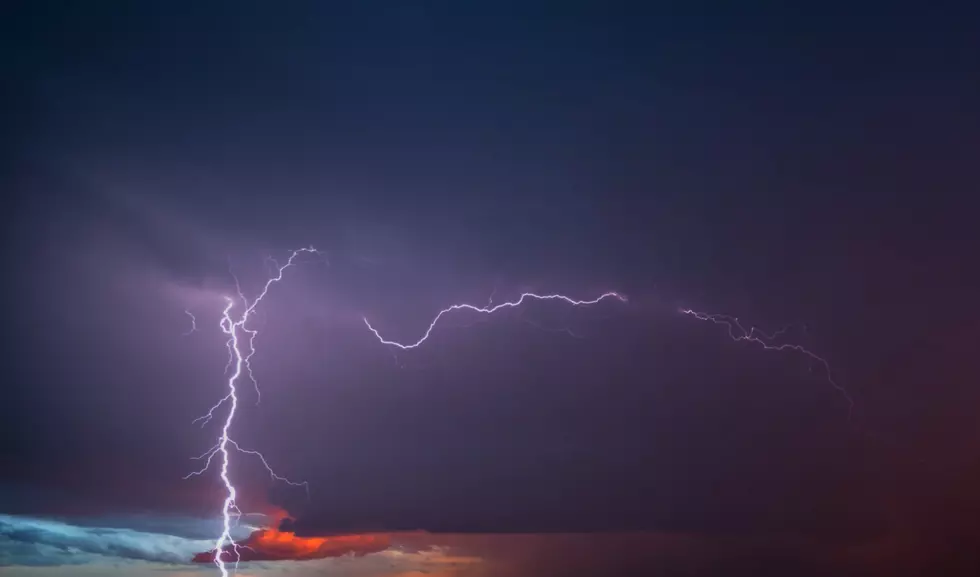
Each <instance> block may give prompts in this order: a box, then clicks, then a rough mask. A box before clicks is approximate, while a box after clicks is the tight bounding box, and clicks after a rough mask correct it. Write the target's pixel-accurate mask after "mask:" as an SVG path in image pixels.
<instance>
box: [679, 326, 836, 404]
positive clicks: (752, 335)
mask: <svg viewBox="0 0 980 577" xmlns="http://www.w3.org/2000/svg"><path fill="white" fill-rule="evenodd" d="M678 312H680V313H681V314H685V315H688V316H691V317H694V318H696V319H698V320H700V321H708V322H712V323H714V324H716V325H721V326H724V327H726V328H727V329H728V336H729V337H731V339H732V340H733V341H736V342H739V341H745V342H750V343H754V344H756V345H759V346H760V347H762V348H763V349H765V350H767V351H790V350H791V351H796V352H798V353H800V354H802V355H805V356H807V357H809V358H810V359H811V360H813V361H815V362H817V363H818V364H820V365H822V366H823V369H824V373H825V375H826V377H827V382H828V383H830V386H832V387H833V388H835V389H837V391H839V392H840V394H841V395H843V397H844V399H846V400H847V407H848V419H850V417H851V413H852V412H853V411H854V399H853V398H852V397H851V395H850V393H848V392H847V389H845V388H844V387H843V386H841V385H839V384H838V383H837V381H835V380H834V377H833V371H831V370H830V363H828V362H827V360H826V359H824V358H823V357H821V356H819V355H817V354H816V353H814V352H812V351H811V350H810V349H808V348H806V347H804V346H803V345H799V344H795V343H779V342H777V340H778V339H779V337H781V336H782V335H783V334H784V333H785V332H786V330H787V329H786V328H784V329H780V330H778V331H776V332H774V333H764V332H762V331H761V330H759V329H757V328H756V327H750V328H749V329H746V328H745V327H744V326H743V325H742V324H741V323H740V322H739V320H738V317H733V316H729V315H723V314H711V313H702V312H698V311H693V310H691V309H680V310H679V311H678Z"/></svg>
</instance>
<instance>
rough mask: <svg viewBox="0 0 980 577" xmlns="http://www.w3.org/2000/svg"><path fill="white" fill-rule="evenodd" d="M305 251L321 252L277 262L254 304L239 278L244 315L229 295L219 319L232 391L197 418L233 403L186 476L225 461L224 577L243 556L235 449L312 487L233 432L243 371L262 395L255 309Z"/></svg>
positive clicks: (219, 561)
mask: <svg viewBox="0 0 980 577" xmlns="http://www.w3.org/2000/svg"><path fill="white" fill-rule="evenodd" d="M302 253H317V251H316V249H314V248H313V247H309V248H302V249H299V250H295V251H293V253H292V255H290V257H289V259H288V260H287V261H286V264H284V265H282V266H278V265H277V271H276V274H275V275H273V276H272V277H270V278H269V279H268V280H267V281H266V283H265V286H264V287H263V288H262V292H261V293H259V295H258V296H257V297H256V298H255V300H254V301H252V302H251V303H249V302H248V299H247V298H246V297H245V295H244V294H243V293H242V290H241V287H240V285H239V283H238V279H237V277H236V278H235V286H236V287H237V289H238V298H239V299H240V300H241V302H242V306H243V307H244V308H243V310H242V312H241V314H239V315H237V317H233V316H232V310H233V309H234V306H235V299H233V298H231V297H225V301H226V305H225V308H224V311H223V312H222V315H221V321H220V322H219V327H220V328H221V331H222V332H223V333H224V334H226V335H228V341H227V347H228V354H229V359H228V365H227V366H226V367H225V372H226V373H227V371H228V369H231V375H230V376H229V377H228V381H227V388H228V393H227V394H226V395H225V396H224V397H223V398H222V399H221V400H219V401H218V402H217V403H215V404H214V406H212V407H211V409H210V410H208V412H207V413H206V414H205V415H203V416H201V417H198V418H197V419H195V421H194V422H198V421H203V423H202V426H203V425H204V424H207V423H208V422H209V421H211V419H212V418H213V417H214V414H215V411H217V410H218V408H219V407H221V406H222V405H224V404H225V403H229V407H228V413H227V416H226V417H225V421H224V423H223V424H222V427H221V436H220V437H218V442H217V443H216V444H215V445H214V446H213V447H212V448H211V449H210V450H209V451H207V452H205V453H204V454H203V455H201V456H199V457H197V459H199V460H202V459H203V460H205V464H204V468H202V469H200V470H198V471H194V472H193V473H190V474H188V475H187V476H186V477H184V478H185V479H186V478H190V477H193V476H197V475H202V474H203V473H204V472H205V471H207V470H208V469H209V468H210V467H211V463H212V461H213V460H214V458H215V456H218V457H219V460H220V463H221V471H220V474H219V476H220V477H221V481H222V483H224V486H225V491H226V494H225V500H224V505H223V506H222V508H221V517H222V531H221V535H219V536H218V539H217V541H216V542H215V549H214V551H215V555H214V563H215V565H217V566H218V569H219V570H220V571H221V575H222V577H228V563H229V562H231V561H232V559H234V562H235V566H236V567H237V565H238V562H239V561H240V560H241V555H240V554H239V547H240V546H239V545H238V544H237V543H236V542H235V540H234V539H233V538H232V536H231V530H232V525H233V520H237V519H238V518H239V517H241V515H242V513H241V511H240V510H239V508H238V505H237V498H238V491H237V489H236V488H235V484H234V483H233V482H232V480H231V474H230V472H229V466H230V464H231V450H235V451H238V452H239V453H243V454H247V455H252V456H256V457H258V458H259V460H260V461H261V462H262V465H263V466H264V467H265V469H266V471H268V473H269V475H270V476H271V477H272V479H274V480H277V481H282V482H285V483H288V484H289V485H293V486H297V487H305V488H306V489H307V491H308V490H309V486H308V485H307V484H306V483H305V482H302V483H297V482H293V481H290V480H289V479H287V478H285V477H282V476H280V475H278V474H276V473H275V472H274V471H273V470H272V468H271V467H270V466H269V463H268V461H267V460H266V458H265V456H263V455H262V454H261V453H259V452H258V451H252V450H248V449H243V448H241V447H240V446H239V445H238V443H237V442H235V441H234V440H233V439H232V438H231V434H230V433H231V427H232V424H233V422H234V420H235V413H236V412H237V410H238V401H239V398H238V386H237V385H238V380H239V379H240V378H241V376H242V374H243V373H246V374H248V376H249V379H250V380H251V381H252V383H253V385H254V386H255V391H256V393H257V394H258V392H259V388H258V382H257V381H256V380H255V377H254V376H253V375H252V367H251V364H250V361H251V358H252V356H253V355H254V354H255V336H256V335H257V334H258V331H257V330H255V329H250V328H248V326H247V323H248V320H249V317H250V316H251V314H252V313H253V312H254V311H255V307H256V306H258V304H259V303H260V302H262V299H264V298H265V295H266V294H268V292H269V289H270V287H272V285H273V284H276V283H278V282H279V281H281V280H282V277H283V274H284V273H285V271H286V269H287V268H289V267H291V266H293V263H294V261H295V260H296V257H298V256H299V255H300V254H302ZM317 254H319V253H317ZM242 333H245V334H246V335H248V336H247V338H246V337H245V336H243V335H242ZM243 343H244V344H247V348H245V347H244V346H243ZM226 550H227V552H228V554H229V556H230V557H229V559H227V560H226V559H225V553H226ZM232 556H233V557H232Z"/></svg>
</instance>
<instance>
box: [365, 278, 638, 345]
mask: <svg viewBox="0 0 980 577" xmlns="http://www.w3.org/2000/svg"><path fill="white" fill-rule="evenodd" d="M529 299H530V300H539V301H550V300H560V301H563V302H566V303H568V304H570V305H572V306H584V305H594V304H597V303H599V302H601V301H603V300H606V299H617V300H619V301H620V302H626V300H627V299H626V297H625V296H623V295H621V294H619V293H616V292H607V293H603V294H601V295H599V296H598V297H596V298H594V299H592V300H586V301H580V300H575V299H573V298H570V297H567V296H565V295H560V294H553V295H538V294H534V293H523V294H521V296H520V298H518V299H517V300H515V301H508V302H504V303H500V304H499V305H494V306H490V304H492V303H493V296H492V295H491V297H490V304H488V305H487V306H485V307H478V306H476V305H470V304H465V303H464V304H455V305H452V306H450V307H446V308H444V309H442V310H441V311H439V312H438V313H437V314H436V316H435V318H433V319H432V322H431V323H429V328H428V329H426V331H425V334H423V335H422V337H421V338H419V340H417V341H415V342H414V343H400V342H398V341H389V340H387V339H385V338H384V337H382V336H381V333H379V332H378V330H377V329H375V328H374V327H373V326H371V323H370V322H369V321H368V320H367V318H364V324H365V325H367V328H368V329H369V330H370V331H371V332H372V333H373V334H374V336H375V337H377V339H378V341H379V342H380V343H381V344H383V345H389V346H392V347H397V348H399V349H402V350H409V349H414V348H416V347H418V346H419V345H421V344H422V343H424V342H425V341H426V340H427V339H428V338H429V335H431V334H432V331H433V329H435V328H436V324H438V323H439V319H441V318H442V317H443V315H445V314H447V313H451V312H453V311H458V310H468V311H474V312H478V313H483V314H485V315H490V314H493V313H495V312H497V311H499V310H500V309H505V308H514V307H517V306H520V305H521V304H523V303H524V301H526V300H529Z"/></svg>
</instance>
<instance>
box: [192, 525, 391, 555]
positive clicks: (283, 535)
mask: <svg viewBox="0 0 980 577" xmlns="http://www.w3.org/2000/svg"><path fill="white" fill-rule="evenodd" d="M239 545H240V548H239V553H240V554H241V560H242V561H283V560H294V561H304V560H310V559H324V558H327V557H340V556H343V555H353V556H355V557H361V556H363V555H367V554H368V553H378V552H380V551H384V550H385V549H387V548H388V547H389V546H390V545H391V538H390V537H389V536H388V535H385V534H366V535H337V536H330V537H298V536H297V535H296V534H295V533H292V532H290V531H277V530H275V529H260V530H258V531H255V532H254V533H252V534H251V535H249V537H248V539H246V540H245V541H243V542H240V543H239ZM213 561H214V551H207V552H204V553H198V554H197V555H195V556H194V562H195V563H210V562H213Z"/></svg>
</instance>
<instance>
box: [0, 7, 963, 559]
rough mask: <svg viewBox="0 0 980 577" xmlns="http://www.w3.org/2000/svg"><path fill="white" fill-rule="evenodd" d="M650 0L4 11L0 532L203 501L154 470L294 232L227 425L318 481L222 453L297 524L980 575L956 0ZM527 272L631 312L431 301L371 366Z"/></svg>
mask: <svg viewBox="0 0 980 577" xmlns="http://www.w3.org/2000/svg"><path fill="white" fill-rule="evenodd" d="M642 4H643V3H639V2H629V3H625V2H624V3H619V2H601V3H600V2H594V3H588V2H574V1H567V2H547V3H535V2H515V3H509V2H485V3H477V2H450V1H447V2H411V3H410V2H280V3H272V2H245V1H241V2H167V3H135V2H98V3H87V2H13V3H11V4H10V5H6V6H5V7H4V9H3V14H2V15H0V20H2V21H3V23H4V24H3V25H2V27H3V29H2V34H0V37H2V41H0V42H2V43H3V45H2V49H0V52H2V54H3V56H2V63H3V81H2V82H3V99H4V106H3V107H2V108H3V112H2V113H0V119H2V125H0V134H2V140H0V143H2V156H0V177H2V181H0V182H2V189H3V190H4V191H5V192H4V205H3V211H2V214H3V227H2V234H3V241H2V243H3V244H2V246H3V250H4V256H5V259H4V260H5V267H4V268H5V271H6V272H5V274H4V275H3V279H4V286H3V293H2V294H3V300H2V304H3V319H4V322H3V347H2V351H3V353H2V355H3V366H4V377H3V379H2V382H3V390H4V392H3V401H2V402H0V433H2V434H0V461H2V463H3V466H2V478H0V480H2V482H0V512H4V513H11V514H15V515H33V516H66V515H67V516H71V515H81V516H86V515H87V516H92V515H110V514H111V515H122V514H131V513H136V512H139V513H146V512H150V513H152V512H175V511H176V512H180V513H181V514H186V515H189V516H200V517H204V516H209V515H213V514H214V512H215V510H216V508H217V507H218V506H219V503H220V501H219V499H220V492H219V491H218V487H217V485H215V483H214V480H213V479H203V480H191V481H186V482H185V481H182V480H181V477H182V476H183V475H184V474H186V473H187V472H189V471H190V470H191V469H192V467H193V466H194V462H192V461H190V460H189V459H188V457H190V456H193V455H197V454H199V453H201V452H203V451H204V450H205V449H207V447H208V446H210V445H211V443H212V442H213V439H214V435H216V434H217V430H216V429H215V428H214V427H213V426H209V427H206V428H204V429H203V430H202V429H201V428H199V427H196V426H193V425H191V420H192V419H194V418H195V417H196V416H198V415H199V414H201V413H202V412H205V411H206V409H207V407H208V406H210V404H211V403H213V402H214V401H215V400H216V399H218V398H220V396H221V395H222V394H223V392H222V386H223V380H222V377H221V370H222V367H223V365H224V362H225V359H226V357H225V351H224V349H223V347H224V341H223V340H222V335H221V334H220V331H219V329H218V326H217V323H218V318H219V315H220V310H221V306H222V303H221V301H220V294H222V292H223V291H227V290H232V289H233V284H232V278H231V276H230V274H229V271H228V269H229V263H230V265H231V267H232V268H233V270H234V271H235V272H236V273H237V274H238V275H239V278H240V279H241V280H242V283H243V288H244V289H245V290H246V292H248V293H250V294H254V293H255V291H256V290H258V289H259V288H260V283H261V282H262V280H263V279H264V278H265V275H266V274H267V272H268V270H267V269H266V263H265V262H264V260H263V259H264V258H265V257H266V256H270V255H271V256H274V257H276V258H280V259H281V258H283V257H285V256H287V255H288V254H289V250H290V249H294V248H298V247H301V246H308V245H311V244H312V245H314V246H316V247H317V248H318V249H320V250H322V251H323V253H324V254H325V255H327V258H328V260H329V264H328V265H324V264H323V263H322V262H318V261H316V260H315V259H314V260H309V261H307V262H305V263H304V264H303V265H302V266H300V267H297V268H295V269H290V271H289V274H288V276H287V279H286V280H285V281H284V282H283V283H282V284H281V285H277V286H276V287H275V289H274V291H273V292H272V293H270V297H269V300H268V301H267V302H265V303H263V307H262V309H261V310H260V311H259V313H258V317H257V320H256V323H257V326H259V327H260V330H261V332H260V336H259V337H258V339H257V343H258V351H259V352H258V353H257V355H256V357H255V363H254V367H255V371H256V375H257V377H258V378H259V380H260V382H261V384H262V386H263V398H262V403H261V405H260V406H259V407H254V406H252V405H253V403H252V402H251V401H253V400H254V399H252V398H249V402H246V403H245V405H247V406H246V407H245V408H244V409H243V413H242V417H241V419H240V420H239V421H238V422H237V423H236V431H237V432H236V435H235V436H236V437H237V438H238V440H239V441H241V442H242V443H243V444H245V445H248V446H249V447H254V448H256V449H260V450H262V451H263V452H265V453H266V455H267V456H269V458H270V459H271V460H272V461H273V462H274V464H275V466H276V467H277V469H278V470H279V471H280V472H281V473H285V474H288V475H289V476H291V477H294V478H302V479H305V480H308V481H309V483H310V485H311V496H310V499H309V500H308V501H307V500H306V498H305V496H303V495H302V494H296V493H295V492H294V491H290V490H287V489H284V488H282V487H271V488H269V487H268V486H267V485H265V484H263V482H264V480H265V477H264V476H263V473H262V471H261V470H260V469H258V468H249V467H251V465H243V466H242V468H241V470H240V473H239V476H240V478H241V479H242V484H243V485H247V486H248V487H249V489H248V490H249V492H250V494H251V495H252V496H253V499H254V501H255V502H257V503H258V502H271V503H272V504H275V505H278V506H281V507H285V508H287V509H289V511H290V512H291V513H292V514H293V515H294V516H295V517H296V521H295V522H294V523H293V527H294V528H295V529H296V530H297V531H298V532H299V533H301V534H320V533H334V532H358V531H398V530H414V529H424V530H428V531H435V532H452V533H474V532H476V533H513V532H521V533H525V532H531V533H535V532H621V531H653V532H659V533H666V534H672V533H677V534H685V535H688V534H693V535H700V536H710V537H717V536H729V535H739V536H745V535H752V536H756V535H759V536H771V535H778V536H780V537H781V538H783V537H791V538H805V539H812V540H815V541H818V542H821V543H824V542H830V543H834V544H841V543H843V544H864V543H878V542H886V543H895V542H897V543H902V544H910V545H909V547H910V548H912V549H915V550H917V551H920V552H921V551H927V552H928V553H923V555H924V558H927V559H929V560H930V561H928V562H932V561H934V560H936V559H940V558H946V559H953V560H952V561H949V563H956V564H958V565H957V566H958V567H965V568H972V567H977V566H978V565H980V561H978V560H977V559H976V558H975V557H976V554H975V553H973V555H974V557H973V558H969V553H965V552H968V551H971V550H972V551H976V550H980V526H978V522H977V521H976V519H977V518H980V517H978V513H980V497H978V496H977V495H978V494H977V490H976V487H978V486H980V459H978V455H980V429H978V426H977V422H978V421H977V416H978V415H977V407H978V406H980V404H978V403H980V390H978V388H977V383H978V382H980V381H978V377H980V375H978V371H977V369H976V364H975V362H973V358H972V357H973V355H974V354H975V353H974V348H975V347H976V345H977V344H978V341H977V334H978V330H980V315H978V311H977V307H976V296H977V294H978V289H980V274H978V273H977V267H976V256H975V255H976V254H978V252H977V250H978V249H980V243H978V234H977V232H976V211H975V209H973V208H971V207H972V206H975V205H976V200H975V198H974V197H975V196H976V193H977V190H978V189H977V187H978V184H977V183H978V177H980V169H978V167H980V161H978V153H980V114H978V107H977V103H978V102H980V80H978V79H980V75H978V74H977V70H980V56H978V55H980V42H978V40H977V36H976V22H977V21H978V20H977V19H976V16H977V15H976V14H970V13H969V10H968V9H962V8H955V9H954V8H951V7H944V6H938V5H937V6H924V5H917V6H912V5H911V4H909V3H901V2H899V3H882V4H881V5H877V6H875V5H873V4H874V3H857V4H859V5H854V4H855V3H847V4H843V3H842V4H841V5H840V6H837V5H835V3H832V2H831V3H828V2H819V3H720V2H719V3H705V4H702V3H695V2H662V3H647V4H651V5H650V6H642ZM906 4H909V5H908V6H906ZM654 5H655V6H654ZM973 12H975V9H974V10H973ZM523 290H534V291H536V292H562V293H565V294H569V295H570V296H574V297H576V298H592V297H594V296H595V295H597V294H599V293H601V292H603V291H606V290H617V291H621V292H623V293H625V294H627V295H629V297H630V303H629V304H627V305H621V304H618V303H603V304H601V305H599V306H596V307H592V308H590V309H576V310H572V309H570V308H569V307H567V306H562V305H560V304H554V303H547V304H542V303H532V304H531V305H529V306H527V307H525V308H522V309H521V310H520V311H510V312H506V313H500V315H499V317H494V318H493V319H490V320H487V319H479V318H476V317H475V316H474V315H467V314H465V313H460V314H458V315H457V316H454V317H453V318H447V319H446V320H445V322H446V325H445V326H442V325H440V327H441V328H440V329H439V330H437V331H436V332H435V333H434V334H433V337H432V339H431V340H430V341H428V342H427V343H426V345H425V346H424V347H422V348H420V349H419V350H416V351H411V352H398V354H394V351H393V350H392V349H390V348H386V347H384V346H382V345H381V344H379V343H378V342H376V341H375V340H373V337H372V336H371V334H370V333H368V332H367V331H366V330H365V327H364V326H363V324H362V323H361V320H360V318H361V316H362V315H366V316H368V317H369V318H370V319H372V322H374V323H375V324H376V325H377V326H379V327H380V328H381V329H382V330H383V331H384V332H385V333H386V335H389V334H390V335H391V336H392V337H395V338H399V339H402V340H414V339H415V338H417V337H418V335H420V334H421V333H422V332H424V329H425V327H426V326H427V325H428V323H429V321H430V320H431V318H432V317H433V316H434V315H435V313H436V312H438V310H439V309H441V308H443V307H445V306H448V305H449V304H452V303H454V302H461V301H463V302H471V303H476V304H483V303H485V302H486V299H487V298H488V297H489V295H490V294H491V292H492V291H496V292H495V297H494V298H495V301H501V300H505V299H513V298H515V297H516V296H518V295H519V294H520V292H521V291H523ZM680 306H683V307H691V308H695V309H701V310H707V311H710V312H724V313H730V314H733V315H738V316H739V317H740V318H742V319H743V320H748V322H749V323H751V324H758V325H759V326H761V327H764V328H767V329H777V328H780V327H782V326H784V325H787V324H792V325H793V327H794V328H793V329H792V332H791V333H790V334H791V335H792V339H793V340H794V341H795V342H800V343H802V344H804V345H805V346H807V347H810V348H811V349H813V350H814V351H815V352H818V353H819V354H821V355H822V356H824V357H825V358H827V360H828V361H829V362H830V364H831V366H832V367H833V369H834V375H833V376H834V378H835V379H836V380H837V381H838V382H840V383H841V384H843V385H844V386H846V387H847V388H848V390H849V392H850V394H851V396H852V397H853V398H854V400H855V408H854V411H853V414H852V415H851V418H850V420H849V419H848V408H847V403H846V400H845V399H844V398H843V397H842V396H841V395H840V393H838V392H837V391H835V390H834V389H833V388H832V387H831V386H830V385H829V384H828V382H827V381H826V378H825V375H824V374H823V373H821V371H820V367H819V366H817V365H812V364H811V363H808V362H807V359H806V358H805V357H802V356H799V355H795V354H781V353H772V352H765V351H762V350H760V349H759V348H757V347H753V346H751V345H748V344H745V343H733V342H731V341H730V340H728V339H727V338H726V335H725V332H724V330H723V328H722V327H718V326H714V325H711V324H708V323H701V322H697V321H696V320H693V319H691V318H689V317H685V316H683V315H679V314H678V313H677V309H678V307H680ZM185 309H188V310H190V311H191V312H193V313H194V314H195V315H196V316H197V319H198V325H199V327H200V330H199V331H198V332H195V333H193V334H191V335H188V336H182V333H183V332H185V331H186V330H187V329H188V322H187V321H188V320H189V318H188V317H187V316H186V314H185V313H184V310H185ZM478 320H479V321H481V322H479V323H475V321H478ZM525 321H526V322H525ZM463 327H467V328H463ZM542 327H543V328H544V329H545V330H541V328H542ZM566 328H567V329H570V330H571V331H572V332H573V333H575V335H577V336H578V337H580V338H575V337H572V336H570V335H568V334H567V333H565V332H562V330H560V329H566ZM550 329H554V330H550ZM246 390H247V389H246ZM242 461H243V463H244V462H246V461H245V460H244V459H243V460H242ZM903 539H904V541H903ZM974 545H978V547H975V546H974ZM904 549H908V547H905V546H904V545H902V546H896V548H895V550H904ZM937 551H942V552H945V553H942V554H940V553H935V554H934V555H933V553H934V552H937ZM949 551H955V552H961V553H963V555H961V556H960V557H957V556H956V555H946V553H949ZM895 554H896V555H897V554H898V553H895ZM944 555H945V557H944ZM937 562H938V561H937ZM973 563H976V564H977V565H971V564H973ZM892 567H893V566H892ZM968 570H969V569H964V571H968ZM882 571H884V569H882ZM883 574H884V573H883ZM532 577H533V576H532Z"/></svg>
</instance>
